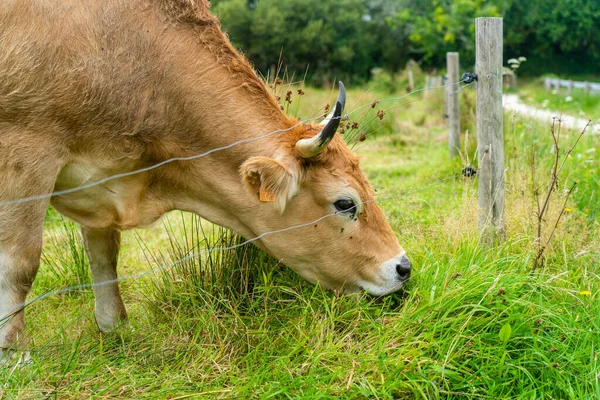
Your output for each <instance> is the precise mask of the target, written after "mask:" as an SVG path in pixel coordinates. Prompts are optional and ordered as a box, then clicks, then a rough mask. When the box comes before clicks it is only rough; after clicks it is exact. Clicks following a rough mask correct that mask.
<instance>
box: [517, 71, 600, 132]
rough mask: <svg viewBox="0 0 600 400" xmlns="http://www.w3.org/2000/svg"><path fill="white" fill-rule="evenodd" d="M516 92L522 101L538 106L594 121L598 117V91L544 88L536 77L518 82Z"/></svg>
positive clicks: (599, 113)
mask: <svg viewBox="0 0 600 400" xmlns="http://www.w3.org/2000/svg"><path fill="white" fill-rule="evenodd" d="M517 93H518V94H519V97H520V98H521V99H522V100H523V101H524V102H526V103H528V104H530V105H533V106H536V107H539V108H546V109H548V110H551V111H556V112H559V113H564V114H567V115H570V116H573V117H578V118H584V119H586V118H587V119H591V120H592V121H596V122H597V121H598V120H599V119H600V92H589V93H586V92H585V91H584V90H583V89H573V91H572V92H571V93H570V94H568V93H567V88H560V89H559V90H555V89H554V88H552V89H551V90H546V89H545V88H544V80H543V78H538V79H535V80H530V81H525V82H523V83H519V90H518V91H517Z"/></svg>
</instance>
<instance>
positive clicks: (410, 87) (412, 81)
mask: <svg viewBox="0 0 600 400" xmlns="http://www.w3.org/2000/svg"><path fill="white" fill-rule="evenodd" d="M408 90H409V92H412V91H414V90H415V74H414V73H413V71H412V69H409V70H408Z"/></svg>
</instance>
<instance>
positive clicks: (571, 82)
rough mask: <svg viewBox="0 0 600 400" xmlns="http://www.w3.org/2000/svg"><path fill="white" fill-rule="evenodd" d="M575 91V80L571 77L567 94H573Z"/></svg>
mask: <svg viewBox="0 0 600 400" xmlns="http://www.w3.org/2000/svg"><path fill="white" fill-rule="evenodd" d="M572 91H573V80H571V79H569V86H567V94H571V92H572Z"/></svg>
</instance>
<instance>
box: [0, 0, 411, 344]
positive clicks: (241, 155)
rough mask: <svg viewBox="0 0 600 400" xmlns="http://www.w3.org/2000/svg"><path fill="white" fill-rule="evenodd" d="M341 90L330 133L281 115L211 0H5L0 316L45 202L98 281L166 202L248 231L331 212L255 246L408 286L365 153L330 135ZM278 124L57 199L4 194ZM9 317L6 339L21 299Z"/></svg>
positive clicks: (108, 315)
mask: <svg viewBox="0 0 600 400" xmlns="http://www.w3.org/2000/svg"><path fill="white" fill-rule="evenodd" d="M344 96H345V94H344V91H343V87H342V88H341V91H340V97H339V99H338V103H336V107H335V111H336V113H335V114H334V115H333V116H332V117H331V118H330V120H328V123H327V125H326V126H325V128H323V126H319V125H310V124H299V121H297V120H296V119H293V118H289V117H286V116H285V115H284V114H283V113H282V111H281V109H280V107H279V104H278V103H277V102H276V101H275V100H274V98H273V96H272V95H271V94H270V93H269V92H268V90H267V89H266V87H265V85H264V83H263V82H262V81H261V79H259V78H258V77H257V75H256V74H255V73H254V71H253V70H252V69H251V67H250V66H249V64H248V62H247V61H246V60H245V59H244V57H242V56H241V55H240V54H239V53H238V52H236V51H235V50H234V49H233V48H232V46H231V44H230V43H229V41H228V39H227V37H226V36H225V35H224V34H223V33H222V31H221V30H220V27H219V23H218V21H217V19H216V18H215V17H213V16H212V15H211V14H210V13H209V11H208V3H207V2H205V1H201V0H104V1H97V0H2V1H1V2H0V203H2V202H3V203H4V205H0V318H2V317H3V316H6V315H10V314H11V313H14V312H15V311H17V310H18V309H19V305H20V304H21V303H22V302H23V301H24V300H25V297H26V295H27V293H28V291H29V289H30V288H31V285H32V283H33V280H34V277H35V275H36V272H37V269H38V265H39V259H40V252H41V249H42V228H43V221H44V215H45V212H46V209H47V207H48V205H49V203H51V204H52V205H53V206H54V207H55V208H56V209H57V210H58V211H59V212H61V213H62V214H64V215H66V216H67V217H69V218H71V219H73V220H74V221H76V222H78V223H79V224H80V225H81V226H82V234H83V240H84V243H85V249H86V251H87V254H88V257H89V259H90V265H91V269H92V275H93V279H94V282H103V281H107V280H112V279H114V278H115V277H116V276H117V273H116V267H117V255H118V252H119V243H120V231H121V230H123V229H129V228H135V227H140V226H144V225H147V224H150V223H151V222H153V221H155V220H156V219H158V218H159V217H160V216H161V215H163V214H164V213H166V212H168V211H171V210H175V209H177V210H185V211H191V212H194V213H197V214H198V215H200V216H201V217H203V218H206V219H208V220H210V221H212V222H214V223H216V224H220V225H223V226H226V227H228V228H231V229H233V230H234V231H236V232H238V233H240V234H241V235H243V236H245V237H247V238H253V237H256V236H258V235H260V234H262V233H264V232H268V231H272V230H277V229H282V228H285V227H289V226H292V225H297V224H305V223H307V222H309V221H312V220H316V219H318V218H319V217H322V216H324V215H327V214H332V213H335V212H337V215H335V216H333V217H329V218H325V219H323V220H321V221H319V222H318V224H315V225H314V227H313V226H312V225H311V226H310V227H306V228H301V229H296V230H292V231H286V232H282V233H278V234H275V235H269V236H265V237H263V238H261V239H260V240H258V241H257V242H256V244H257V245H258V246H259V247H260V248H262V249H264V250H266V251H268V252H269V253H270V254H272V255H273V256H274V257H276V258H278V259H281V260H282V261H283V262H284V263H285V264H287V265H288V266H289V267H291V268H292V269H293V270H294V271H296V272H297V273H298V274H300V275H301V276H302V277H304V278H305V279H307V280H308V281H310V282H317V281H318V282H320V284H321V285H323V286H324V287H327V288H331V289H340V290H343V291H346V292H354V291H358V290H361V289H364V290H366V291H367V292H369V293H372V294H374V295H382V294H386V293H390V292H392V291H395V290H397V289H399V288H400V287H401V286H402V284H403V282H404V281H406V280H407V279H408V276H409V273H410V263H409V261H408V259H407V258H406V256H405V255H404V251H403V250H402V248H401V247H400V246H399V244H398V241H397V239H396V237H395V235H394V233H393V231H392V229H391V228H390V226H389V224H388V223H387V222H386V220H385V218H384V216H383V213H382V212H381V210H380V209H379V208H378V207H377V205H376V204H375V203H374V202H372V201H371V200H373V194H372V190H371V188H370V187H369V184H368V182H367V180H366V179H365V177H364V175H363V174H362V172H361V171H360V169H359V167H358V161H357V158H356V157H354V156H353V155H352V153H351V152H350V150H349V149H348V148H347V146H346V145H345V144H344V142H343V140H342V139H340V137H339V136H334V133H335V130H336V128H337V125H338V124H339V119H340V115H341V113H342V108H343V103H344V100H345V97H344ZM276 130H283V131H282V132H280V133H277V134H273V135H270V136H268V137H266V138H264V139H261V140H257V141H253V142H249V143H244V144H239V145H237V146H233V147H231V148H228V149H226V150H222V151H218V152H214V153H212V154H210V155H209V156H207V157H203V158H198V159H195V160H191V161H181V162H173V163H170V164H167V165H164V166H161V167H160V168H156V169H153V170H151V171H147V172H144V173H139V174H136V175H132V176H129V177H126V178H121V179H116V180H111V181H108V182H105V183H103V184H100V185H96V186H93V187H90V188H87V189H85V190H80V191H76V192H73V193H70V194H66V195H60V196H54V197H53V198H52V199H51V200H49V199H42V200H35V201H30V202H25V203H9V204H7V202H10V201H11V200H14V199H19V198H24V197H27V196H34V195H39V194H44V193H49V192H52V191H58V190H64V189H67V188H72V187H76V186H80V185H83V184H87V183H90V182H96V181H98V180H100V179H103V178H105V177H109V176H112V175H114V174H117V173H123V172H128V171H134V170H136V169H139V168H143V167H147V166H150V165H154V164H156V163H158V162H161V161H163V160H166V159H169V158H172V157H186V156H191V155H194V154H199V153H202V152H205V151H207V150H210V149H214V148H217V147H220V146H224V145H229V144H231V143H234V142H237V141H239V140H243V139H249V138H256V137H257V136H260V135H264V134H265V133H268V132H272V131H276ZM261 200H267V201H261ZM269 200H273V201H272V202H271V201H269ZM95 295H96V320H97V322H98V325H99V327H100V329H101V330H103V331H105V330H109V329H110V328H112V327H114V326H115V325H116V324H117V323H118V322H119V321H120V320H121V319H123V318H125V317H126V313H125V307H124V305H123V302H122V300H121V296H120V294H119V288H118V285H117V284H116V283H114V284H107V285H103V286H98V287H96V288H95ZM4 319H5V321H4V323H3V325H2V326H1V327H0V348H2V347H4V348H6V347H8V346H12V345H15V344H17V339H18V338H19V336H20V334H21V333H22V331H23V329H24V319H23V311H22V310H21V311H19V312H17V313H15V314H14V316H13V317H12V318H8V319H6V318H4ZM19 342H21V341H20V340H19Z"/></svg>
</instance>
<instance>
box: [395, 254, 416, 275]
mask: <svg viewBox="0 0 600 400" xmlns="http://www.w3.org/2000/svg"><path fill="white" fill-rule="evenodd" d="M411 266H412V265H411V263H410V260H409V259H408V257H406V256H402V258H401V259H400V262H399V263H398V264H396V272H397V273H398V278H399V279H400V280H402V281H405V280H407V279H408V278H409V277H410V269H411Z"/></svg>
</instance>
